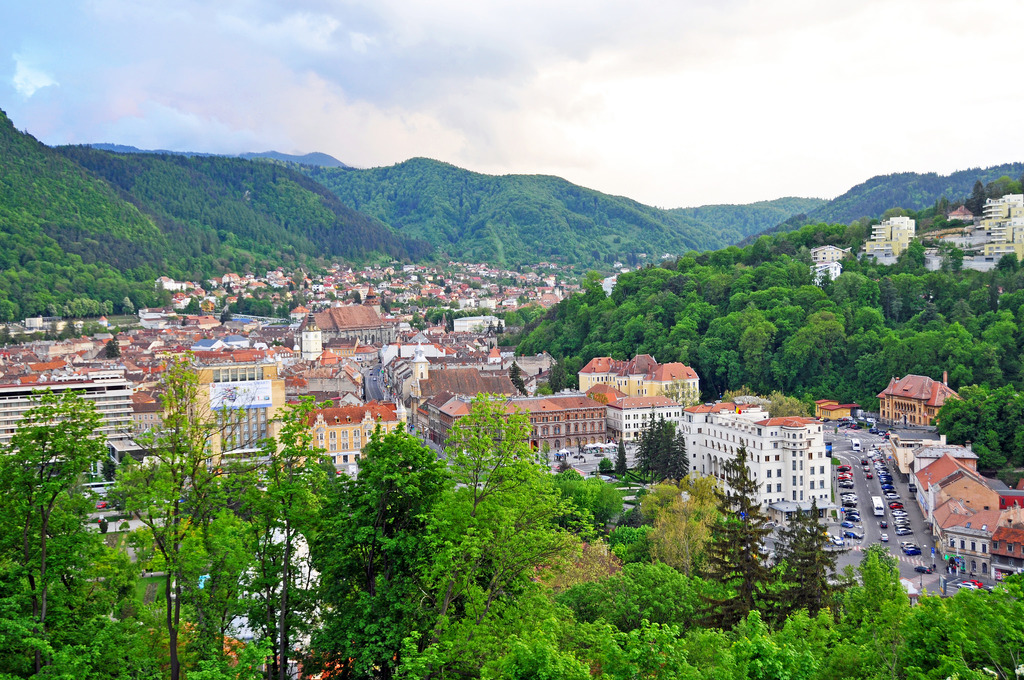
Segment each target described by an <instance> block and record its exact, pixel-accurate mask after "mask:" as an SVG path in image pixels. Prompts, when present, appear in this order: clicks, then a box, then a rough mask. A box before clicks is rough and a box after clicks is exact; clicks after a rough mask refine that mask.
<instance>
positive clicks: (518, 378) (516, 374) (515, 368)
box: [508, 361, 526, 396]
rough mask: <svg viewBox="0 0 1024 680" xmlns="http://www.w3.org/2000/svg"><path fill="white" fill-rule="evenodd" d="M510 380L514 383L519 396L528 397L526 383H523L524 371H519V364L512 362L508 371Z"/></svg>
mask: <svg viewBox="0 0 1024 680" xmlns="http://www.w3.org/2000/svg"><path fill="white" fill-rule="evenodd" d="M508 379H509V380H511V381H512V384H513V385H515V388H516V389H517V390H519V394H522V395H524V396H525V395H526V383H524V382H523V374H522V371H520V370H519V364H517V363H516V362H514V361H513V362H512V366H511V368H509V369H508Z"/></svg>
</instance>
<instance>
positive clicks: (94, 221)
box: [0, 112, 431, 321]
mask: <svg viewBox="0 0 1024 680" xmlns="http://www.w3.org/2000/svg"><path fill="white" fill-rule="evenodd" d="M0 158H3V163H2V166H0V234H2V235H3V243H4V246H5V247H4V248H2V249H0V321H10V320H14V319H19V318H22V317H24V316H29V315H33V314H60V315H66V316H84V315H97V314H99V313H101V312H102V313H110V312H111V311H121V310H122V309H130V308H134V307H138V306H141V305H149V304H154V303H156V302H157V298H156V294H155V292H154V289H153V280H154V279H155V278H156V277H157V276H160V275H162V274H166V275H170V276H174V277H182V278H190V279H202V278H203V277H204V276H207V275H212V274H215V273H220V272H224V271H227V270H243V271H250V270H255V269H258V268H262V267H265V266H271V265H273V266H276V265H277V264H282V263H287V262H294V261H296V260H301V259H304V258H317V257H323V256H328V257H329V256H335V257H343V258H348V259H354V260H358V259H361V258H366V257H370V256H373V255H374V254H378V255H384V256H387V257H394V258H399V259H422V258H424V257H426V256H428V255H429V253H430V250H431V249H430V246H429V245H428V244H426V243H424V242H417V241H414V240H411V239H407V238H405V237H402V236H399V235H396V234H395V233H394V232H392V231H391V230H390V229H388V228H387V227H386V226H385V225H383V224H381V223H380V222H378V221H377V220H375V219H373V218H370V217H367V216H366V215H363V214H361V213H358V212H356V211H354V210H352V209H350V208H348V207H347V206H345V205H343V204H342V203H341V201H339V200H338V198H337V197H336V196H334V194H332V193H331V192H329V191H327V190H326V189H324V188H323V187H321V186H319V185H318V184H316V183H315V182H313V181H312V180H310V179H309V178H307V177H305V176H304V175H302V174H300V173H298V172H296V171H295V170H293V169H291V168H290V167H284V166H282V165H280V164H278V163H265V162H254V161H246V160H242V159H237V158H223V157H213V156H183V155H175V156H165V155H154V154H112V153H108V152H106V151H100V150H97V149H94V148H89V147H81V146H80V147H61V148H56V149H51V148H49V147H46V146H45V145H43V144H41V143H39V142H38V141H37V140H35V139H34V138H33V137H31V136H30V135H27V134H23V133H20V132H18V131H17V130H15V128H14V126H13V124H12V123H11V121H10V120H9V119H8V118H7V117H6V115H4V114H3V113H2V112H0ZM126 299H127V300H129V304H125V303H124V302H125V300H126Z"/></svg>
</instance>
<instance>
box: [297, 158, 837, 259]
mask: <svg viewBox="0 0 1024 680" xmlns="http://www.w3.org/2000/svg"><path fill="white" fill-rule="evenodd" d="M302 171H303V172H304V173H306V174H308V175H309V176H310V177H312V178H313V179H315V180H317V181H318V182H320V183H321V184H323V185H324V186H326V187H327V188H329V189H330V190H332V191H334V192H335V193H336V194H337V195H338V197H339V198H340V199H341V200H342V201H343V202H344V203H346V204H347V205H350V206H352V207H353V208H355V209H356V210H360V211H362V212H365V213H367V214H369V215H373V216H374V217H376V218H378V219H380V220H381V221H383V222H385V223H387V224H389V225H391V226H392V227H394V228H395V229H396V230H398V231H400V232H401V233H403V234H406V235H408V236H411V237H415V238H421V239H424V240H427V241H429V242H430V243H431V244H433V245H434V247H436V248H437V249H438V250H439V251H441V252H443V253H445V254H447V255H449V256H451V257H456V258H459V259H463V260H486V261H492V262H499V263H505V264H515V263H521V262H537V261H540V260H559V261H563V262H567V263H571V264H580V265H584V266H595V265H600V264H603V265H604V266H605V267H607V266H608V265H609V264H611V263H613V262H615V261H617V260H621V261H624V262H625V261H636V260H637V259H639V258H638V256H639V255H640V254H641V253H644V254H646V255H647V256H648V257H652V258H658V257H660V256H661V255H663V254H666V253H667V254H678V253H682V252H685V251H688V250H707V249H709V248H720V247H724V246H726V245H729V244H730V243H734V242H736V241H739V240H740V239H742V238H743V237H744V236H747V235H748V234H751V233H756V232H759V231H762V230H764V229H766V228H768V227H771V226H773V225H775V224H778V223H779V222H781V221H783V220H785V219H787V218H789V217H790V216H792V215H793V214H794V213H797V212H807V211H808V210H812V209H814V208H816V207H818V206H819V205H821V203H822V201H820V200H817V199H799V198H796V199H780V200H778V201H769V202H764V203H756V204H752V205H749V206H705V207H703V208H692V209H677V210H660V209H658V208H653V207H651V206H647V205H643V204H641V203H637V202H636V201H633V200H630V199H628V198H623V197H619V196H609V195H607V194H602V193H600V192H597V191H593V190H590V189H586V188H583V187H580V186H576V185H574V184H571V183H569V182H567V181H565V180H563V179H560V178H558V177H550V176H543V175H505V176H500V177H499V176H491V175H483V174H479V173H475V172H470V171H468V170H463V169H461V168H457V167H455V166H453V165H450V164H448V163H442V162H439V161H434V160H429V159H426V158H414V159H412V160H409V161H406V162H404V163H399V164H398V165H394V166H390V167H385V168H373V169H369V170H338V169H330V168H303V170H302Z"/></svg>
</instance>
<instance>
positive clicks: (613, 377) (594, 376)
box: [579, 354, 700, 405]
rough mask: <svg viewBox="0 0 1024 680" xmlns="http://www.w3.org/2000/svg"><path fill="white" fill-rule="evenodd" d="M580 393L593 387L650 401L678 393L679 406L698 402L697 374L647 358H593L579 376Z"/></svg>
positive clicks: (698, 384)
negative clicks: (603, 387)
mask: <svg viewBox="0 0 1024 680" xmlns="http://www.w3.org/2000/svg"><path fill="white" fill-rule="evenodd" d="M579 381H580V391H581V392H587V391H588V390H590V388H592V387H594V386H595V385H606V386H608V387H614V388H615V389H617V390H619V391H620V392H622V393H623V394H625V395H627V396H630V397H653V396H658V395H664V394H666V392H672V391H674V390H677V389H678V390H679V394H678V395H673V396H676V397H677V400H678V401H680V402H682V403H683V405H686V404H694V403H697V401H698V400H699V399H700V378H699V377H698V376H697V372H696V371H694V370H693V369H692V368H690V367H689V366H686V365H684V364H681V363H678V362H676V363H669V364H659V363H658V362H657V361H655V360H654V357H652V356H651V355H649V354H640V355H637V356H635V357H633V359H631V360H630V361H620V360H617V359H612V358H611V357H594V358H593V359H591V360H590V361H589V362H587V365H586V366H584V367H583V368H582V369H580V372H579Z"/></svg>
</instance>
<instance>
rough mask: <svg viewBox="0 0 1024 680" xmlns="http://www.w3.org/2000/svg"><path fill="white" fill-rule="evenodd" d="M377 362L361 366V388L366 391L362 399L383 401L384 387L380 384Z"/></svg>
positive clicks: (379, 367)
mask: <svg viewBox="0 0 1024 680" xmlns="http://www.w3.org/2000/svg"><path fill="white" fill-rule="evenodd" d="M380 369H381V366H380V364H379V363H376V364H373V365H372V366H366V367H365V368H363V370H362V373H363V389H364V390H365V391H366V398H365V400H364V401H384V388H383V387H382V386H381V384H380Z"/></svg>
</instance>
